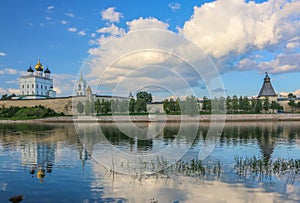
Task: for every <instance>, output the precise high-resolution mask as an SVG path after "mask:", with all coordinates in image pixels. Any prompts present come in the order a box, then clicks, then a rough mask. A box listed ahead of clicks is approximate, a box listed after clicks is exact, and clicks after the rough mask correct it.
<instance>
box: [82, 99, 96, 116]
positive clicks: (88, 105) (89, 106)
mask: <svg viewBox="0 0 300 203" xmlns="http://www.w3.org/2000/svg"><path fill="white" fill-rule="evenodd" d="M84 112H85V114H86V115H91V114H93V113H94V112H95V107H94V102H93V101H90V100H87V101H86V102H85V105H84Z"/></svg>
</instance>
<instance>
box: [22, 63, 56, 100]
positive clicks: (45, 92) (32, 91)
mask: <svg viewBox="0 0 300 203" xmlns="http://www.w3.org/2000/svg"><path fill="white" fill-rule="evenodd" d="M19 85H20V95H19V97H18V99H46V98H54V97H56V91H54V90H53V79H52V78H51V71H50V70H49V69H48V68H46V69H45V70H44V66H43V65H42V64H41V61H40V59H38V63H37V64H36V65H35V66H34V68H32V67H31V66H30V67H29V68H28V69H27V74H26V75H25V76H22V77H20V78H19Z"/></svg>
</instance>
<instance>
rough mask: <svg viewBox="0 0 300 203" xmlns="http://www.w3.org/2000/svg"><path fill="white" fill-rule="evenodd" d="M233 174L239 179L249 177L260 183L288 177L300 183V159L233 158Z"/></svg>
mask: <svg viewBox="0 0 300 203" xmlns="http://www.w3.org/2000/svg"><path fill="white" fill-rule="evenodd" d="M234 169H235V172H236V174H237V175H238V176H240V177H245V178H246V177H251V178H252V179H253V180H255V179H257V180H258V181H260V182H272V181H273V179H274V178H275V177H282V176H288V179H289V180H292V182H294V181H295V180H298V181H300V159H276V160H268V159H259V158H257V157H256V156H253V157H251V158H249V157H246V158H243V157H235V166H234Z"/></svg>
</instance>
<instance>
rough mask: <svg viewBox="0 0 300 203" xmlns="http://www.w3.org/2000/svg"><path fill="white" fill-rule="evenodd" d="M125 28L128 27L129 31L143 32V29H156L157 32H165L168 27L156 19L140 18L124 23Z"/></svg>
mask: <svg viewBox="0 0 300 203" xmlns="http://www.w3.org/2000/svg"><path fill="white" fill-rule="evenodd" d="M126 24H127V26H128V27H129V31H135V30H145V29H158V30H160V29H161V30H166V29H167V28H168V27H169V25H168V24H167V23H164V22H162V21H159V20H158V19H156V18H152V17H149V18H142V17H140V18H139V19H136V20H133V21H130V22H126Z"/></svg>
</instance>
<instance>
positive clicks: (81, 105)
mask: <svg viewBox="0 0 300 203" xmlns="http://www.w3.org/2000/svg"><path fill="white" fill-rule="evenodd" d="M76 109H77V112H78V113H80V114H82V113H83V110H84V105H83V103H82V102H81V101H79V102H78V103H77V105H76Z"/></svg>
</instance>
